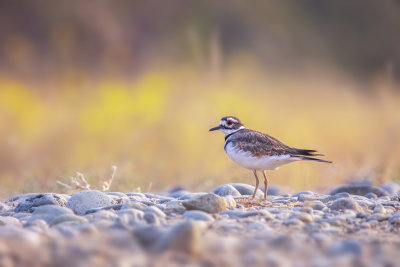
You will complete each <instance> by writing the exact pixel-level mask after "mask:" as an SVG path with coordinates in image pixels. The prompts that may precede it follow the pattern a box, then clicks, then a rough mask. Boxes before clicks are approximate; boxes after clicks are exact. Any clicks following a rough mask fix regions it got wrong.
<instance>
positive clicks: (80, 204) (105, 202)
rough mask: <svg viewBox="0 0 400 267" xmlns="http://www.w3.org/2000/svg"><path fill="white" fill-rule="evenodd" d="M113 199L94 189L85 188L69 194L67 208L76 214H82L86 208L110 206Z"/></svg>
mask: <svg viewBox="0 0 400 267" xmlns="http://www.w3.org/2000/svg"><path fill="white" fill-rule="evenodd" d="M112 204H113V200H112V198H111V197H110V196H108V195H107V194H105V193H103V192H100V191H96V190H85V191H81V192H78V193H75V194H72V195H71V198H70V199H69V200H68V202H67V208H70V209H72V210H73V211H74V212H75V213H76V214H78V215H84V214H85V213H86V211H87V210H90V209H95V208H102V207H106V206H111V205H112Z"/></svg>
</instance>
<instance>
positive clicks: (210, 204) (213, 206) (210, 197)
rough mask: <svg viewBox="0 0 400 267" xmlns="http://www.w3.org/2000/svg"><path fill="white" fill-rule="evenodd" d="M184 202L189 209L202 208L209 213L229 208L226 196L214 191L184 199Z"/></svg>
mask: <svg viewBox="0 0 400 267" xmlns="http://www.w3.org/2000/svg"><path fill="white" fill-rule="evenodd" d="M182 204H183V206H185V208H187V209H188V210H202V211H205V212H208V213H217V212H220V211H223V210H226V208H227V207H226V201H225V200H224V198H222V197H220V196H218V195H216V194H213V193H209V194H205V195H198V196H195V197H193V198H191V199H187V200H184V201H182Z"/></svg>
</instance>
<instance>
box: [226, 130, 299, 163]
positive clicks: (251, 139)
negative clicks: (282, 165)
mask: <svg viewBox="0 0 400 267" xmlns="http://www.w3.org/2000/svg"><path fill="white" fill-rule="evenodd" d="M228 142H231V143H232V145H233V146H234V147H237V148H239V149H241V150H243V151H245V152H250V153H251V154H252V155H253V156H255V157H263V156H273V155H287V154H290V155H291V154H295V153H294V151H293V148H291V147H289V146H287V145H285V144H283V143H282V142H280V141H279V140H277V139H275V138H273V137H272V136H269V135H267V134H263V133H260V132H257V131H252V130H248V129H243V130H241V131H240V133H239V132H238V134H233V135H232V136H231V137H230V138H229V139H228V140H227V143H228Z"/></svg>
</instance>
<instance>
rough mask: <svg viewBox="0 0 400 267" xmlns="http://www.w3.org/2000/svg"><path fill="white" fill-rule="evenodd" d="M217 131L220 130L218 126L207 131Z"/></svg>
mask: <svg viewBox="0 0 400 267" xmlns="http://www.w3.org/2000/svg"><path fill="white" fill-rule="evenodd" d="M219 129H221V126H220V125H218V126H217V127H214V128H211V129H210V130H209V131H210V132H211V131H215V130H219Z"/></svg>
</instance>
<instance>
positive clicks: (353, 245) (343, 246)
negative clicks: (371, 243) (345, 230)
mask: <svg viewBox="0 0 400 267" xmlns="http://www.w3.org/2000/svg"><path fill="white" fill-rule="evenodd" d="M327 252H328V254H329V255H331V256H341V255H343V254H354V255H355V256H361V254H362V246H361V245H360V244H359V243H358V242H357V241H355V240H351V239H346V240H342V241H336V242H334V243H333V244H332V245H331V246H330V247H329V248H328V250H327Z"/></svg>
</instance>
